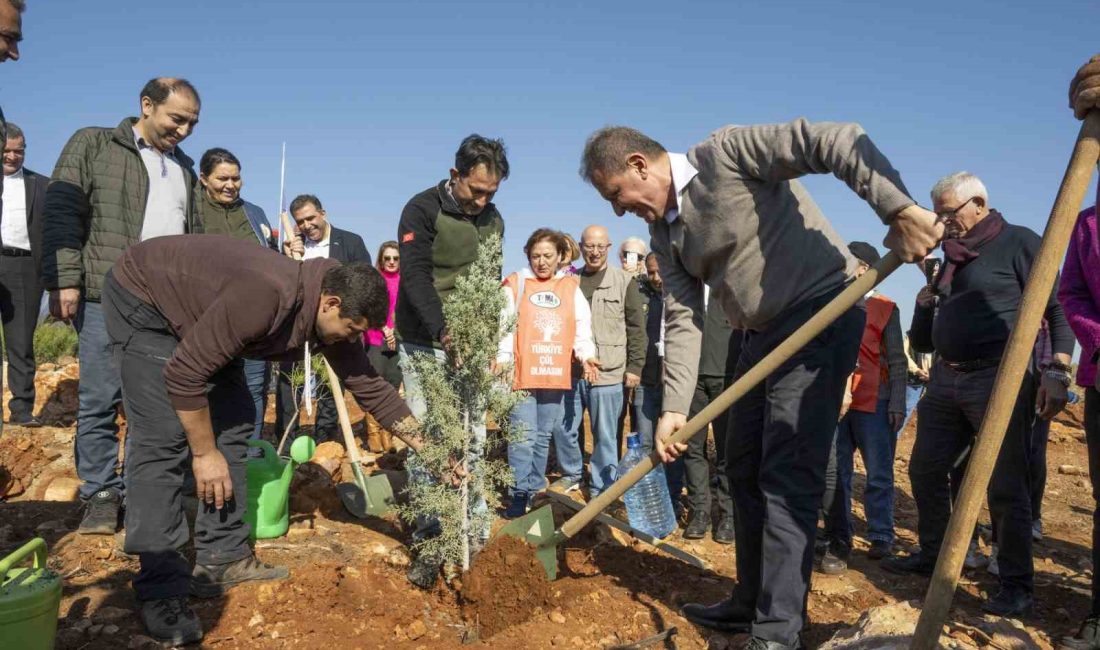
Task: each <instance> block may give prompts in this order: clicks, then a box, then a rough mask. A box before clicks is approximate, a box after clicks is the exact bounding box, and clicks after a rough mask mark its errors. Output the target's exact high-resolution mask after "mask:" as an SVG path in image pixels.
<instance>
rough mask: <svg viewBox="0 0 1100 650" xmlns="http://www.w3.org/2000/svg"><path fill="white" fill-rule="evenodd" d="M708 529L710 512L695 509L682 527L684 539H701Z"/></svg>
mask: <svg viewBox="0 0 1100 650" xmlns="http://www.w3.org/2000/svg"><path fill="white" fill-rule="evenodd" d="M708 530H710V513H709V512H703V511H702V510H696V511H695V514H693V515H692V516H691V521H689V522H688V525H687V528H685V529H684V539H703V538H704V537H706V536H707V531H708Z"/></svg>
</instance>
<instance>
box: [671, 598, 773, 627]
mask: <svg viewBox="0 0 1100 650" xmlns="http://www.w3.org/2000/svg"><path fill="white" fill-rule="evenodd" d="M680 613H681V614H683V615H684V618H686V619H687V620H689V621H691V622H692V623H695V624H696V625H702V626H703V627H709V628H710V629H712V630H718V631H720V632H748V631H749V628H750V627H752V619H753V618H755V612H754V611H753V608H752V607H748V606H745V605H743V604H741V603H739V602H737V601H735V600H734V599H733V598H732V597H730V598H727V599H725V600H722V601H719V602H717V603H715V604H713V605H703V604H702V603H688V604H686V605H684V606H683V607H681V608H680Z"/></svg>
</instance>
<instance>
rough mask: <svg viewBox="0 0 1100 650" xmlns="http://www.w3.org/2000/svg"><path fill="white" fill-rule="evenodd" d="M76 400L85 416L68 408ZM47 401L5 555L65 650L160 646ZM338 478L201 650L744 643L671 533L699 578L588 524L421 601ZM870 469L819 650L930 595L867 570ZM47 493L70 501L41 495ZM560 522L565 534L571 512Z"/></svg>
mask: <svg viewBox="0 0 1100 650" xmlns="http://www.w3.org/2000/svg"><path fill="white" fill-rule="evenodd" d="M61 370H64V371H65V372H68V373H71V372H72V370H71V367H67V368H64V369H57V370H50V371H49V373H46V374H51V373H53V374H56V373H58V372H60V371H61ZM59 386H60V388H59ZM73 388H74V386H73V385H72V384H65V383H64V382H62V381H54V382H53V384H52V385H51V386H48V387H47V386H44V387H43V388H42V390H40V393H41V392H43V390H45V391H47V392H50V394H48V395H42V394H40V396H39V401H40V402H42V403H43V405H44V404H46V403H51V404H55V405H56V404H60V403H63V402H64V401H65V399H68V397H72V395H69V396H65V395H61V396H57V395H54V394H53V392H52V391H58V390H61V391H64V390H72V389H73ZM63 398H64V399H63ZM4 399H5V403H6V400H7V396H5V398H4ZM51 400H52V401H51ZM69 404H70V405H71V407H72V408H75V400H71V399H70V400H69ZM51 408H52V409H54V410H53V412H52V413H51V415H52V416H53V418H54V419H53V422H54V423H57V422H65V426H58V427H46V428H42V429H34V430H23V429H20V428H18V427H12V426H5V429H4V434H3V435H2V436H0V495H3V496H4V497H5V500H4V501H3V502H0V553H3V554H6V553H9V552H10V551H12V550H14V549H15V548H17V547H18V546H19V545H21V544H22V543H24V542H26V541H27V540H29V539H30V538H32V537H35V536H41V537H44V538H45V539H46V540H47V542H48V543H49V546H50V566H51V568H53V569H54V570H56V571H57V572H58V573H60V574H61V575H62V576H63V577H64V593H63V600H62V604H61V611H60V620H59V623H58V629H59V634H58V643H57V647H59V648H62V649H68V648H71V649H77V648H88V649H96V648H103V649H108V648H109V649H111V650H117V649H118V648H142V647H158V646H157V644H154V643H153V642H151V640H150V639H148V638H147V637H145V636H144V634H143V630H142V627H141V623H140V620H139V619H138V616H137V613H136V607H135V603H134V601H133V597H132V595H131V591H130V586H129V583H130V580H131V579H132V578H133V577H134V575H135V571H136V569H137V561H136V558H132V557H130V556H127V555H126V554H124V553H123V552H122V551H121V546H120V540H119V539H116V538H112V537H109V536H106V537H95V536H83V537H82V536H77V535H75V534H74V533H73V532H72V531H73V530H75V528H76V525H77V524H78V523H79V519H80V504H79V503H77V502H75V501H73V500H72V499H73V498H74V495H73V490H72V489H71V488H70V487H69V486H74V485H75V482H74V481H72V477H73V476H74V471H73V461H72V439H73V435H74V428H73V426H71V422H72V414H71V413H70V414H68V415H67V416H66V413H60V414H59V413H58V409H57V407H51ZM352 412H353V418H354V419H355V420H357V427H358V428H360V429H362V428H363V426H364V425H363V422H362V419H363V417H362V414H361V413H359V412H358V411H357V410H356V409H354V408H353V409H352ZM269 415H270V414H269ZM66 417H68V420H67V421H66V420H65V418H66ZM1080 417H1081V409H1080V407H1079V406H1078V407H1075V410H1073V411H1071V412H1069V413H1067V414H1066V415H1065V416H1064V417H1062V418H1061V419H1060V420H1059V421H1058V422H1056V423H1055V424H1054V426H1053V427H1052V431H1051V441H1050V446H1049V450H1048V466H1049V468H1050V473H1049V479H1048V483H1047V491H1046V500H1045V504H1044V512H1043V523H1044V527H1045V532H1046V535H1045V537H1044V539H1043V541H1042V542H1039V543H1037V544H1036V545H1035V569H1036V598H1037V603H1036V607H1035V608H1034V612H1033V614H1032V615H1031V616H1029V617H1027V618H1025V619H1024V620H1023V623H1024V625H1025V626H1026V627H1027V629H1028V630H1029V631H1030V632H1031V633H1032V635H1033V636H1034V637H1036V638H1038V639H1039V640H1040V642H1041V645H1046V644H1051V645H1055V644H1056V643H1057V640H1058V639H1059V638H1060V637H1061V636H1062V635H1064V634H1068V633H1071V632H1073V631H1074V630H1075V629H1076V626H1077V625H1078V623H1079V621H1080V620H1081V619H1082V618H1083V617H1084V616H1085V615H1086V614H1087V613H1088V608H1089V589H1090V585H1091V580H1092V572H1093V567H1092V564H1091V555H1090V544H1091V542H1090V535H1091V527H1092V510H1093V501H1092V496H1091V487H1090V484H1089V480H1088V477H1087V474H1085V475H1078V474H1075V473H1074V472H1075V470H1074V469H1072V468H1079V469H1081V470H1087V465H1088V461H1087V454H1086V449H1085V443H1084V435H1083V432H1082V431H1081V428H1080ZM914 430H915V427H914V425H913V423H910V426H909V427H908V428H907V429H906V431H904V432H903V434H902V436H901V439H900V441H899V445H898V456H897V461H896V465H895V467H896V471H897V486H898V492H897V496H896V520H897V530H898V537H899V540H898V545H897V546H898V550H908V549H911V548H912V547H913V546H914V545H915V543H916V534H915V528H916V510H915V506H914V504H913V501H912V498H911V496H910V495H911V492H910V488H909V482H908V471H907V463H908V458H909V453H910V449H911V447H912V442H913V436H914ZM269 433H271V432H269ZM375 461H376V463H375V464H373V465H370V466H369V467H368V469H372V470H377V471H381V470H383V469H387V470H393V469H396V468H398V467H400V458H399V457H397V456H396V455H394V454H389V455H387V456H385V457H382V458H378V459H375ZM334 466H335V467H336V468H338V469H337V470H336V471H335V472H334V471H333V470H332V468H333V467H334ZM1062 466H1066V467H1062ZM345 468H346V459H330V460H329V462H328V466H327V468H326V467H322V466H321V465H320V464H315V463H311V464H309V465H307V466H304V467H302V468H300V469H299V475H298V476H297V477H296V481H295V495H294V498H293V499H292V525H291V530H290V532H289V533H288V535H287V536H286V537H284V538H281V539H275V540H263V541H260V542H259V543H257V545H256V547H257V553H258V555H259V556H260V557H261V559H263V560H265V561H267V562H272V563H277V564H283V565H286V566H289V567H290V569H291V577H290V579H289V580H286V581H283V582H278V583H268V584H258V585H256V584H254V585H241V586H239V587H237V588H235V589H233V590H232V591H230V592H229V594H228V595H227V596H225V597H223V598H219V599H214V600H205V601H194V604H195V608H196V611H197V612H198V614H199V616H200V617H201V619H202V622H203V626H204V628H205V630H206V638H205V640H204V641H203V644H202V645H203V647H208V648H274V647H280V648H282V647H291V648H325V649H329V650H336V649H342V648H383V647H384V648H399V649H400V648H408V649H416V650H419V649H422V648H423V649H427V648H459V647H466V646H472V647H485V648H604V647H611V646H615V645H618V644H626V643H632V642H634V641H637V640H640V639H643V638H646V637H649V636H651V635H654V634H657V633H659V632H662V631H664V630H666V629H668V628H670V627H673V626H674V627H676V628H677V631H678V633H677V634H676V635H675V636H674V637H672V639H671V640H669V641H666V642H664V643H663V644H659V645H657V646H654V647H664V648H728V647H737V646H738V645H739V642H740V639H737V638H735V637H731V636H726V635H722V634H718V633H715V632H711V631H708V630H705V629H702V628H696V627H695V626H693V625H691V624H690V623H688V622H687V621H686V620H685V619H683V618H682V617H681V616H680V615H679V613H678V610H679V607H680V606H681V605H682V604H683V603H685V602H691V601H704V602H710V601H715V600H718V599H720V598H722V597H724V596H725V595H726V594H728V593H729V590H730V588H731V587H732V586H733V581H734V562H733V557H734V555H733V554H734V549H733V548H732V547H729V546H722V545H718V544H715V543H714V542H713V541H712V540H711V539H710V538H709V537H708V538H707V539H705V540H702V541H700V542H691V541H688V540H684V539H682V538H681V536H680V532H676V533H674V534H673V535H672V536H671V538H670V539H669V540H668V541H670V542H671V543H672V544H673V545H675V546H678V547H680V548H682V549H683V550H686V551H688V552H690V553H692V554H694V555H696V556H697V557H699V558H700V559H702V560H703V561H704V562H706V563H707V568H706V569H700V568H695V567H692V566H689V565H687V564H685V563H683V562H681V561H680V560H677V559H675V558H673V557H671V556H669V555H667V554H664V553H662V552H660V551H657V550H655V549H653V548H652V547H649V546H647V545H644V544H641V543H638V542H635V541H633V540H631V539H629V538H627V537H625V536H623V535H621V534H619V533H618V532H617V531H612V530H610V529H608V528H606V527H602V526H593V527H590V528H588V529H586V530H585V531H583V532H582V533H581V534H580V535H578V536H577V537H576V538H574V539H573V540H570V542H569V543H567V544H566V545H565V548H563V549H562V550H561V557H560V559H561V570H560V571H559V576H560V577H559V578H558V580H556V581H554V582H552V583H548V582H546V580H545V577H544V576H543V574H542V570H541V568H539V567H538V566H537V563H535V564H532V563H533V562H534V560H533V557H530V556H529V555H524V554H523V553H522V552H520V550H519V549H516V548H510V547H509V545H508V544H507V543H505V544H502V545H500V546H497V545H495V544H494V545H491V546H490V547H488V550H487V551H485V552H483V554H482V555H481V556H479V558H478V559H477V561H476V562H475V565H474V568H473V570H472V572H471V573H470V574H469V575H467V576H463V577H459V578H458V580H456V581H452V582H451V583H446V582H444V581H442V580H441V581H440V582H439V584H438V585H437V586H436V588H435V589H434V590H433V591H431V592H424V591H421V590H419V589H417V588H415V587H413V586H411V585H410V584H409V583H408V581H407V580H406V579H405V575H404V573H405V570H406V568H407V565H408V562H409V554H408V551H407V549H406V547H405V544H407V543H408V534H407V531H406V530H405V528H404V526H403V525H402V524H401V523H400V522H398V521H395V520H382V519H377V520H371V521H365V522H364V521H359V520H355V519H352V518H351V517H350V516H348V515H347V514H346V513H344V512H343V510H342V508H341V507H340V503H339V498H338V497H336V495H335V492H334V491H333V490H332V485H333V474H334V473H335V474H336V480H339V473H340V472H341V471H344V470H345ZM1060 468H1061V471H1060ZM862 471H863V470H862V465H860V464H859V463H858V460H857V476H856V486H855V493H856V504H855V513H856V521H857V529H856V534H857V538H856V551H855V553H854V554H853V557H852V560H851V566H850V569H849V571H848V572H847V573H845V574H844V575H841V576H825V575H822V574H819V573H816V572H815V573H814V576H813V584H812V589H811V593H810V597H809V622H808V625H807V627H806V630H805V633H804V642H805V643H806V644H807V645H808V646H809V647H816V646H817V645H820V644H822V643H824V642H825V641H826V640H828V639H829V638H830V637H832V635H833V634H834V633H835V632H836V631H838V630H840V629H842V628H846V627H848V626H851V625H852V624H854V623H855V622H856V620H857V619H858V618H859V617H860V615H861V614H862V613H864V612H865V611H867V610H868V609H871V608H873V607H876V606H878V605H883V604H889V603H895V602H899V601H907V600H912V599H919V598H921V597H922V595H923V592H924V590H925V588H926V580H924V579H922V578H917V577H911V578H905V577H898V576H894V575H891V574H888V573H885V572H883V571H882V570H881V569H880V567H879V565H878V563H876V562H873V561H871V560H869V559H867V557H866V553H865V551H866V549H867V547H868V545H867V543H866V541H865V540H864V539H863V538H862V537H860V536H859V535H860V534H862V533H863V532H864V531H863V511H862V507H861V505H860V503H859V499H860V497H861V496H862V489H863V474H862ZM66 481H67V482H66ZM51 486H53V489H50V488H51ZM47 495H48V497H49V498H50V499H57V498H62V497H59V495H62V496H63V497H64V498H66V499H67V500H60V501H55V500H47ZM556 515H557V520H558V522H559V523H560V522H561V521H562V520H563V514H562V513H556ZM983 518H984V519H986V520H987V519H988V515H987V514H984V515H983ZM119 537H120V536H119ZM494 547H495V548H494ZM536 569H537V570H536ZM996 584H997V583H996V578H995V577H993V576H991V575H989V574H988V573H986V572H985V570H984V569H983V570H975V571H968V572H967V573H966V574H965V575H964V579H963V582H962V584H961V585H960V589H959V592H958V594H957V596H956V598H955V604H954V609H953V610H952V618H953V619H954V623H953V627H952V628H951V630H952V632H951V635H952V637H953V638H954V639H955V640H956V641H957V642H958V644H959V647H983V646H989V645H990V644H989V637H985V638H983V636H982V634H981V633H980V632H974V631H971V630H973V629H975V628H973V627H972V626H970V625H969V623H971V622H973V621H974V620H976V619H977V618H978V617H979V616H980V602H981V600H980V597H981V595H982V593H983V592H990V591H994V590H995V589H996ZM2 645H3V643H2V641H0V646H2ZM990 647H992V646H990Z"/></svg>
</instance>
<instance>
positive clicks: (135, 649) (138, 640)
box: [126, 634, 164, 650]
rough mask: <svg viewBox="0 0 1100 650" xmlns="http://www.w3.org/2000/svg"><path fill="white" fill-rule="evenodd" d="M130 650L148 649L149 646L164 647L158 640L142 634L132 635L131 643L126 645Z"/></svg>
mask: <svg viewBox="0 0 1100 650" xmlns="http://www.w3.org/2000/svg"><path fill="white" fill-rule="evenodd" d="M126 647H127V648H129V649H130V650H146V649H147V648H163V647H164V646H162V645H161V644H160V643H159V642H158V641H157V640H155V639H152V638H150V637H147V636H145V635H142V634H135V635H134V636H132V637H130V643H129V644H128V645H127V646H126Z"/></svg>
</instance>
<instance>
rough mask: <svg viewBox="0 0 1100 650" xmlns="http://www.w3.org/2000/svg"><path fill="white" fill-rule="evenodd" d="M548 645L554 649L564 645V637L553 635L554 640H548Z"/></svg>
mask: <svg viewBox="0 0 1100 650" xmlns="http://www.w3.org/2000/svg"><path fill="white" fill-rule="evenodd" d="M550 645H552V646H554V647H556V648H558V647H561V646H563V645H565V637H564V636H562V635H561V634H555V635H554V638H552V639H550Z"/></svg>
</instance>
